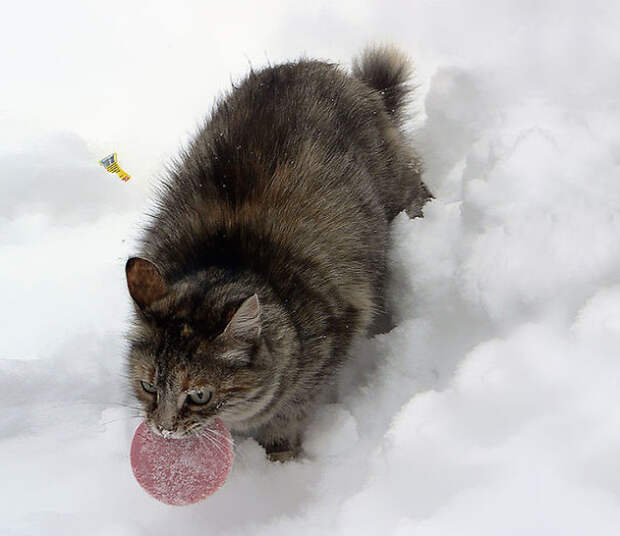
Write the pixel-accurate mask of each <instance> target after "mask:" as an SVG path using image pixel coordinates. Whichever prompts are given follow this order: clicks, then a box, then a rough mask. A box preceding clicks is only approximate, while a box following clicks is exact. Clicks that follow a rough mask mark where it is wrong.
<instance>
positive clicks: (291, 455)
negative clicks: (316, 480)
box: [267, 449, 300, 463]
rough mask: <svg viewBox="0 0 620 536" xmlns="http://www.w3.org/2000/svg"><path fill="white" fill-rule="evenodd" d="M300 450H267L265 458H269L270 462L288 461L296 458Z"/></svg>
mask: <svg viewBox="0 0 620 536" xmlns="http://www.w3.org/2000/svg"><path fill="white" fill-rule="evenodd" d="M299 453H300V451H299V450H293V449H290V450H279V451H275V452H268V453H267V458H268V459H269V461H270V462H281V463H284V462H289V461H291V460H294V459H295V458H297V456H299Z"/></svg>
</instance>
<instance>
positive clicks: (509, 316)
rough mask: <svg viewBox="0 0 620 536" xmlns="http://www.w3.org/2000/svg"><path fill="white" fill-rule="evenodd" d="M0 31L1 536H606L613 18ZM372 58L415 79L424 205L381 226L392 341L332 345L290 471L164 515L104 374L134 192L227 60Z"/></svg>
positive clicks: (252, 456) (418, 0)
mask: <svg viewBox="0 0 620 536" xmlns="http://www.w3.org/2000/svg"><path fill="white" fill-rule="evenodd" d="M3 22H4V25H3V31H2V32H1V33H0V45H2V48H3V50H5V51H6V50H10V51H12V52H11V53H10V54H4V55H3V57H2V59H0V72H1V73H2V79H3V83H2V88H1V89H0V92H1V96H2V99H1V102H2V104H0V169H1V170H2V174H1V177H0V259H1V260H2V262H0V296H1V297H2V304H3V305H2V307H0V326H2V332H1V336H0V482H1V484H0V534H3V535H4V534H7V535H11V536H16V535H20V536H21V535H46V536H47V535H52V536H53V535H56V534H93V535H101V536H104V535H115V536H125V535H149V536H154V535H160V534H161V535H164V534H186V533H190V532H191V533H195V532H196V531H199V532H200V533H204V534H218V535H241V534H252V535H285V534H286V535H289V534H300V535H303V534H308V535H317V534H326V535H328V534H329V535H336V534H337V535H349V534H351V535H356V536H358V535H375V534H380V535H385V534H394V535H398V536H404V535H407V536H409V535H414V534H415V535H424V536H434V535H437V536H445V535H451V534H458V535H459V536H467V535H472V536H473V535H475V536H485V535H493V536H495V535H498V534H502V535H512V534H514V535H519V536H522V535H524V534H527V535H530V534H531V535H544V536H549V535H562V536H570V535H584V534H592V535H597V536H604V535H614V536H615V535H616V534H618V527H620V457H619V456H618V452H619V451H620V426H619V423H620V359H618V358H619V350H620V245H619V238H620V130H619V129H618V125H619V124H620V98H619V97H618V90H617V88H618V87H620V69H619V66H620V40H618V39H617V28H618V27H619V24H620V7H618V6H617V5H616V4H615V3H613V2H611V1H609V2H599V1H589V2H559V1H547V2H544V3H543V2H529V1H527V2H523V1H521V2H517V1H514V2H508V1H486V2H483V1H468V2H456V1H455V2H448V1H446V2H444V1H441V2H440V1H434V2H431V1H428V0H426V1H425V0H415V1H409V2H389V3H384V2H378V1H377V2H367V3H359V2H351V1H346V2H337V3H332V2H327V1H322V2H315V3H310V2H308V3H307V5H301V4H298V3H295V4H285V5H282V4H281V3H279V2H275V0H270V1H265V2H260V3H253V2H239V1H230V2H225V3H218V5H217V6H215V5H213V4H212V3H207V2H199V1H188V2H178V3H174V4H173V3H170V2H150V3H143V2H138V1H135V0H134V1H123V2H120V1H111V2H105V3H89V2H74V1H71V0H59V1H58V2H54V3H45V2H43V1H41V0H38V1H36V2H23V3H19V4H16V3H14V4H13V5H12V6H10V7H7V9H6V10H5V13H4V14H3ZM372 40H379V41H386V40H388V41H391V42H393V43H396V44H398V45H400V46H401V47H402V48H404V49H405V50H406V51H408V52H409V53H410V54H411V56H412V57H413V58H415V59H416V60H417V64H418V78H417V82H418V83H419V89H418V97H417V100H416V102H415V103H414V104H413V106H412V110H413V111H415V112H416V117H415V119H414V120H412V122H411V129H412V131H413V138H414V141H415V143H416V145H417V147H418V148H419V150H420V152H421V153H422V155H423V156H424V159H425V163H426V170H427V171H426V179H427V182H428V183H429V185H430V187H431V189H432V190H433V192H434V193H435V195H436V199H435V200H433V201H432V202H431V203H429V204H428V205H427V207H426V209H425V217H424V219H419V220H414V221H411V220H409V219H408V218H406V217H405V215H400V216H399V217H398V218H397V220H396V222H395V225H394V230H393V235H392V237H393V247H392V253H391V258H392V260H391V264H392V267H393V273H394V281H393V284H392V288H391V289H390V296H391V301H392V303H393V307H394V309H395V317H396V321H397V326H396V327H395V328H394V330H393V331H391V332H390V333H388V334H384V335H380V336H377V337H375V338H374V339H372V340H362V341H358V342H357V343H356V345H355V348H354V350H353V352H352V354H353V355H352V359H351V362H350V364H349V366H347V367H346V368H345V370H344V371H343V373H342V375H341V377H340V379H339V394H340V397H339V400H338V402H337V403H332V404H328V405H326V406H324V407H323V409H322V411H321V413H320V414H319V415H318V416H317V419H316V420H315V422H314V423H313V424H312V426H311V429H310V430H311V437H310V438H309V439H308V441H307V457H306V458H304V459H301V460H299V461H296V462H292V463H288V464H280V463H270V462H267V461H266V459H265V455H264V452H263V450H262V449H261V447H260V446H259V445H258V444H257V443H256V442H255V441H253V440H251V439H248V440H245V441H241V442H240V443H239V444H238V445H237V446H236V458H235V464H234V467H233V470H232V472H231V475H230V477H229V480H228V482H227V483H226V484H225V485H224V487H223V488H222V489H221V490H220V491H218V492H217V493H216V494H215V495H213V496H212V497H210V498H208V499H207V500H205V501H204V502H202V503H200V504H197V505H193V506H189V507H183V508H175V507H169V506H166V505H163V504H160V503H158V502H156V501H155V500H153V499H152V498H150V497H149V496H148V495H147V494H146V493H144V492H143V491H142V490H141V489H140V487H139V485H138V484H137V483H136V482H135V480H134V479H133V476H132V473H131V468H130V465H129V446H130V442H131V437H132V433H133V430H134V429H135V427H136V426H137V424H138V422H139V420H138V419H137V417H136V412H135V410H134V409H133V408H132V407H130V406H131V405H132V402H130V401H129V400H128V399H126V398H125V396H124V390H123V377H122V362H123V355H124V351H125V343H124V342H123V332H124V330H125V329H126V321H127V318H128V314H129V302H128V297H127V296H126V290H125V282H124V279H123V266H124V261H125V259H126V258H127V256H128V255H129V254H130V253H132V252H134V251H135V250H134V249H133V248H134V245H135V242H134V240H135V238H136V237H137V233H138V230H139V223H140V221H141V214H142V213H143V211H144V208H145V207H146V206H148V204H149V192H150V186H151V185H152V184H153V183H155V182H156V180H157V174H158V173H159V172H160V171H161V170H162V167H163V165H164V164H165V162H166V160H167V159H168V157H169V156H171V155H173V154H174V153H175V151H176V150H177V149H178V147H179V145H180V144H181V143H182V142H183V141H185V140H187V137H188V135H190V134H191V133H192V132H193V131H194V130H195V128H196V126H197V125H198V124H199V122H200V121H201V119H202V117H204V115H205V113H206V112H207V111H208V109H209V108H210V106H211V103H212V102H213V99H214V98H215V96H216V95H217V94H218V93H219V92H221V91H223V90H225V89H227V88H228V87H229V83H230V78H232V79H233V80H236V79H238V78H239V77H240V76H242V75H243V73H244V72H245V71H246V70H247V68H248V61H249V62H250V63H251V64H252V65H254V66H255V67H260V66H262V65H265V64H266V63H267V61H268V60H269V61H271V62H272V63H275V62H277V61H281V60H284V59H290V58H295V57H298V56H300V55H302V54H304V53H305V54H307V55H309V56H318V57H322V58H327V59H332V60H337V61H341V62H345V63H346V62H347V61H349V60H350V58H351V57H352V56H353V55H354V54H355V53H356V52H358V51H359V50H360V49H361V48H362V47H363V45H364V44H365V43H366V42H368V41H372ZM112 151H117V152H118V155H119V160H120V162H121V165H122V166H123V168H124V169H126V171H128V172H129V173H130V174H132V175H133V178H132V179H131V181H129V183H127V184H125V183H122V182H121V181H120V180H118V179H117V178H116V177H115V176H112V175H109V174H107V173H105V172H104V170H103V169H102V168H101V167H100V166H99V165H98V163H97V161H98V159H99V158H102V157H103V156H105V155H106V154H108V153H110V152H112Z"/></svg>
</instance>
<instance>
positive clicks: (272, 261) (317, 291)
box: [126, 48, 430, 459]
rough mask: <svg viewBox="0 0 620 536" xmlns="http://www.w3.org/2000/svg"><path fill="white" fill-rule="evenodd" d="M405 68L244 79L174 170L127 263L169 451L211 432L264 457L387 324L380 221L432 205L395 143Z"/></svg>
mask: <svg viewBox="0 0 620 536" xmlns="http://www.w3.org/2000/svg"><path fill="white" fill-rule="evenodd" d="M409 74H410V66H409V63H408V61H407V60H406V58H404V56H402V55H401V54H400V53H399V52H397V51H395V50H393V49H388V48H372V49H368V50H366V51H365V52H364V53H363V54H362V55H361V57H360V58H359V59H358V60H356V61H354V63H353V69H352V74H351V75H349V74H347V73H346V72H345V71H343V70H342V69H341V68H339V67H338V66H336V65H334V64H330V63H324V62H319V61H308V60H300V61H297V62H293V63H286V64H282V65H277V66H272V67H268V68H266V69H264V70H261V71H259V72H250V74H249V75H248V77H247V78H246V79H245V80H244V81H243V82H242V83H240V84H239V85H238V86H237V87H234V88H233V90H232V92H230V94H228V95H227V96H226V97H225V98H223V99H221V100H220V101H219V102H218V103H217V104H216V106H215V107H214V110H213V111H212V113H211V117H210V118H209V119H208V120H207V121H206V122H205V124H204V126H202V127H201V128H200V129H199V131H198V133H197V135H196V136H195V138H194V139H193V141H192V142H191V143H190V144H189V146H188V148H187V149H186V150H185V151H183V152H182V154H181V156H180V157H179V158H178V159H177V161H176V163H175V164H174V165H173V169H172V170H171V171H170V172H169V174H168V177H167V179H166V180H165V181H164V182H163V185H162V187H161V191H160V192H159V195H158V204H157V207H156V209H155V213H154V214H153V215H152V216H153V217H152V219H151V220H150V223H149V224H148V225H147V228H146V229H145V233H144V236H143V239H142V242H141V246H140V252H139V256H138V257H133V258H131V259H129V260H128V261H127V265H126V276H127V285H128V288H129V293H130V294H131V297H132V298H133V301H134V304H135V322H134V324H133V327H132V329H131V332H130V336H129V339H130V350H129V354H128V369H129V377H130V381H131V388H132V390H133V393H134V394H135V396H136V397H137V398H138V400H139V401H140V402H141V404H142V405H143V407H144V410H145V413H146V417H147V422H148V423H149V425H150V426H151V427H152V429H153V430H155V431H156V432H158V433H161V434H163V435H164V436H167V437H182V436H184V435H186V434H193V433H200V431H201V430H203V429H204V428H205V427H206V426H207V425H208V424H209V423H210V422H211V421H212V420H213V419H214V418H215V417H219V418H220V419H222V421H223V422H224V424H226V425H227V426H228V427H229V428H230V429H231V430H232V431H233V432H235V431H236V432H241V433H246V434H249V435H252V436H253V437H255V438H256V439H257V440H258V441H259V442H260V443H261V444H262V445H263V446H264V447H265V449H266V451H267V453H268V454H269V455H270V456H271V457H272V459H285V458H287V457H290V456H294V455H295V454H297V453H298V452H299V451H300V449H301V441H302V435H303V431H304V425H305V424H306V423H307V421H308V418H309V417H311V416H312V412H313V409H314V408H315V407H316V400H317V398H318V396H319V394H320V393H321V392H322V391H323V390H324V388H325V386H326V385H327V384H328V383H329V380H330V379H331V378H333V376H334V373H335V372H336V371H337V370H338V368H339V366H340V365H341V364H342V363H343V361H344V359H345V358H346V357H347V352H348V350H349V347H350V344H351V341H352V339H353V338H354V336H356V335H358V334H364V333H366V332H367V330H368V329H369V327H370V326H371V324H372V322H373V319H374V318H375V317H376V316H377V315H378V314H380V313H381V311H382V310H383V303H384V298H383V296H384V285H385V281H386V249H387V247H388V233H389V224H390V221H391V220H392V219H393V218H394V216H396V215H397V214H398V213H399V212H401V211H402V210H405V209H406V210H408V212H409V214H410V215H412V216H413V215H420V212H421V207H422V205H423V203H424V202H425V201H426V200H427V199H428V198H429V197H430V194H429V192H428V190H427V189H426V188H425V186H424V184H423V183H422V181H421V177H420V173H421V166H420V162H419V159H418V158H417V156H416V154H415V153H414V152H413V150H412V149H411V148H410V147H409V145H408V143H407V139H406V137H405V135H404V133H403V131H402V122H403V120H404V114H403V108H404V105H405V102H406V99H407V97H408V92H409V86H408V85H407V82H408V77H409Z"/></svg>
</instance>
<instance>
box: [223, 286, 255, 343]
mask: <svg viewBox="0 0 620 536" xmlns="http://www.w3.org/2000/svg"><path fill="white" fill-rule="evenodd" d="M260 331H261V306H260V301H259V300H258V295H256V294H252V296H250V297H249V298H247V299H246V300H245V301H244V302H243V303H242V304H241V305H240V306H239V309H237V312H236V313H235V314H234V315H233V317H232V318H231V319H230V322H228V325H227V326H226V328H225V329H224V336H225V337H227V338H230V339H232V340H235V341H240V342H241V341H243V342H246V343H249V344H252V343H255V342H256V341H257V340H258V337H259V336H260Z"/></svg>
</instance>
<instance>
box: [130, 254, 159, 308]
mask: <svg viewBox="0 0 620 536" xmlns="http://www.w3.org/2000/svg"><path fill="white" fill-rule="evenodd" d="M125 274H126V275H127V288H128V289H129V294H131V297H132V298H133V301H135V302H136V304H137V305H138V307H140V309H144V308H145V307H149V306H150V305H151V304H152V303H154V302H156V301H157V300H159V299H161V298H163V297H164V296H165V295H166V294H167V293H168V287H167V285H166V283H165V282H164V280H163V278H162V276H161V274H160V273H159V270H158V269H157V267H156V266H155V265H154V264H153V263H152V262H149V261H147V260H145V259H141V258H140V257H132V258H131V259H129V260H128V261H127V264H126V265H125Z"/></svg>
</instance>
